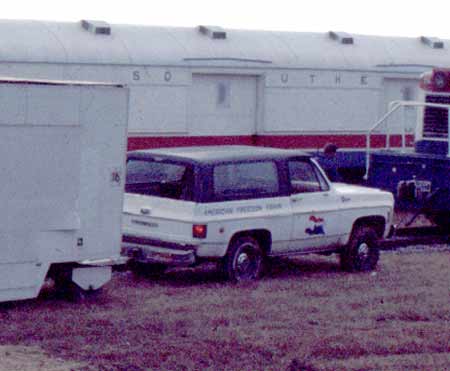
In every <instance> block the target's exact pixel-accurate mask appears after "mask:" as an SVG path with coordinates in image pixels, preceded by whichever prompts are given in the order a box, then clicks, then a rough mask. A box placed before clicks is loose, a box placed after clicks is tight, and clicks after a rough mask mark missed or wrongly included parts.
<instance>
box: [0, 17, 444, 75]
mask: <svg viewBox="0 0 450 371" xmlns="http://www.w3.org/2000/svg"><path fill="white" fill-rule="evenodd" d="M0 35H2V37H1V38H0V62H40V63H75V64H83V63H86V64H125V65H165V66H168V65H170V66H175V65H207V66H240V67H246V66H251V67H257V66H264V67H266V68H268V67H270V66H273V67H285V68H314V69H321V68H323V69H330V68H332V69H347V70H355V69H356V70H392V69H395V70H396V71H397V72H398V71H402V70H403V69H404V70H405V71H408V72H410V71H411V70H414V69H419V70H423V69H424V67H426V68H429V67H430V66H444V65H449V64H450V40H440V39H438V38H435V37H417V38H406V37H381V36H363V35H350V34H347V33H343V32H326V33H294V32H271V31H242V30H233V29H223V28H220V27H214V26H203V27H193V28H179V27H149V26H132V25H116V24H108V23H106V22H101V21H82V22H75V23H63V22H44V21H12V20H0Z"/></svg>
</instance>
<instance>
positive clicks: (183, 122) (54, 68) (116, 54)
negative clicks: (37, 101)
mask: <svg viewBox="0 0 450 371" xmlns="http://www.w3.org/2000/svg"><path fill="white" fill-rule="evenodd" d="M85 24H88V27H83V26H82V24H80V23H56V22H29V21H0V33H5V32H14V34H15V35H16V37H15V42H14V43H12V41H8V40H0V75H4V76H16V77H24V78H50V79H62V80H66V79H68V80H90V81H102V82H118V83H125V84H127V85H128V86H129V87H130V112H129V135H130V137H136V138H139V137H142V138H152V137H160V136H162V137H176V138H178V139H180V138H181V137H184V138H190V137H202V136H203V137H205V138H209V137H222V136H223V137H233V136H236V137H238V136H241V137H250V136H254V135H260V136H267V137H271V136H272V137H281V136H283V135H284V136H289V137H290V138H291V139H292V137H293V136H310V137H311V138H314V136H322V142H323V140H324V139H323V136H327V135H328V136H330V138H331V137H334V136H336V135H341V136H348V139H349V141H350V142H351V141H352V137H351V135H359V136H360V137H359V139H361V136H362V135H363V134H365V133H366V131H367V129H369V128H370V127H371V126H372V125H373V123H374V122H375V121H376V120H377V119H378V118H379V117H381V116H382V115H383V114H384V113H385V112H386V111H387V108H388V104H389V102H390V101H392V100H398V99H401V100H405V99H406V100H408V99H411V100H413V99H415V97H416V96H417V94H418V93H417V92H418V81H419V76H420V74H421V72H423V71H426V70H428V69H430V68H431V67H430V66H436V65H447V64H450V51H449V49H448V48H446V47H445V46H446V45H447V44H448V42H447V41H445V40H440V41H439V40H438V41H437V42H436V40H435V39H433V38H431V39H429V38H395V37H391V38H389V37H377V36H363V35H348V34H342V33H323V34H320V33H289V32H284V33H283V32H269V31H241V30H223V29H220V28H214V27H213V28H207V31H206V32H200V31H199V29H198V28H171V27H146V26H126V25H109V24H107V23H104V22H100V23H98V22H95V21H93V22H87V23H86V22H85ZM100 26H101V27H105V28H104V29H107V30H108V32H109V33H105V34H103V33H98V32H97V31H96V30H98V29H99V28H98V27H100ZM104 29H103V28H102V30H104ZM208 30H209V31H211V30H212V31H211V32H219V33H220V32H222V34H221V35H222V36H220V38H218V39H216V38H214V37H213V36H211V35H212V34H211V33H208V32H209V31H208ZM102 32H103V31H102ZM350 39H351V43H349V41H348V40H350ZM430 40H431V41H430ZM439 42H441V43H442V45H443V46H444V47H442V48H441V47H439V45H440V44H439ZM415 115H416V114H415V112H414V111H411V112H405V113H404V114H403V113H401V112H399V113H396V115H394V116H393V117H391V118H390V119H389V122H388V123H389V125H390V126H391V130H390V131H391V133H398V134H399V133H401V132H402V125H403V120H404V117H405V120H406V122H407V132H409V133H412V132H413V129H414V127H415V124H416V120H415ZM403 116H404V117H403ZM186 142H187V143H188V142H189V141H188V140H186ZM360 142H361V141H360ZM177 143H184V142H183V141H181V142H180V141H178V142H177ZM308 143H309V142H307V143H306V144H305V142H303V143H302V144H299V145H301V146H303V147H305V146H308ZM294 145H295V144H294ZM316 145H317V143H316V142H314V140H312V141H311V145H310V147H311V148H315V147H316ZM350 146H351V145H350Z"/></svg>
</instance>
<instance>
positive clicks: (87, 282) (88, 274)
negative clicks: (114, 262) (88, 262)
mask: <svg viewBox="0 0 450 371" xmlns="http://www.w3.org/2000/svg"><path fill="white" fill-rule="evenodd" d="M111 272H112V268H111V267H108V266H107V267H82V268H74V269H73V270H72V281H73V282H75V283H76V284H77V285H78V286H79V287H81V288H82V289H83V290H86V291H87V290H98V289H99V288H100V287H102V286H103V285H104V284H105V283H107V282H108V281H109V280H111Z"/></svg>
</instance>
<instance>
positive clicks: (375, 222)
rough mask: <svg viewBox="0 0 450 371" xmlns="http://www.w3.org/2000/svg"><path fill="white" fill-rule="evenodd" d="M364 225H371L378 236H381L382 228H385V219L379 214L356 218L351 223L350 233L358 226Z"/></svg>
mask: <svg viewBox="0 0 450 371" xmlns="http://www.w3.org/2000/svg"><path fill="white" fill-rule="evenodd" d="M363 225H366V226H368V227H372V228H373V229H374V230H375V232H376V234H377V236H378V237H380V238H381V237H383V234H384V229H385V228H386V220H385V219H384V217H383V216H381V215H374V216H366V217H363V218H359V219H357V220H356V221H355V222H354V223H353V228H352V233H353V232H354V231H355V230H356V229H357V228H359V227H361V226H363Z"/></svg>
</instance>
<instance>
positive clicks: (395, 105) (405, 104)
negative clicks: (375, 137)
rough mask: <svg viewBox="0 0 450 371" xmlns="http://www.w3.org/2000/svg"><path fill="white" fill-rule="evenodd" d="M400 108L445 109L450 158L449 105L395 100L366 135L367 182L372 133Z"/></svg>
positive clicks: (404, 140) (387, 144)
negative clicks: (446, 112) (446, 111)
mask: <svg viewBox="0 0 450 371" xmlns="http://www.w3.org/2000/svg"><path fill="white" fill-rule="evenodd" d="M400 107H416V108H417V107H436V108H446V109H447V110H448V111H449V112H448V120H449V122H448V125H449V128H448V130H449V131H448V137H449V139H448V142H449V149H448V156H449V157H450V104H442V103H426V102H416V101H401V100H396V101H392V102H391V103H389V110H388V111H387V112H386V113H385V114H384V115H383V116H382V117H381V118H380V119H379V120H378V121H377V122H375V124H374V125H373V126H372V127H371V128H370V129H369V130H368V131H367V134H366V172H365V174H364V179H365V180H367V178H368V176H369V169H370V151H371V148H370V138H371V135H372V133H373V132H374V131H375V130H376V129H377V128H378V127H379V126H380V125H381V124H382V123H384V122H385V121H386V119H388V118H389V117H390V116H391V115H392V114H393V113H394V112H395V111H397V110H398V109H399V108H400ZM389 146H390V132H389V128H388V132H387V134H386V148H389ZM405 148H406V122H405V120H403V130H402V150H405Z"/></svg>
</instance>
